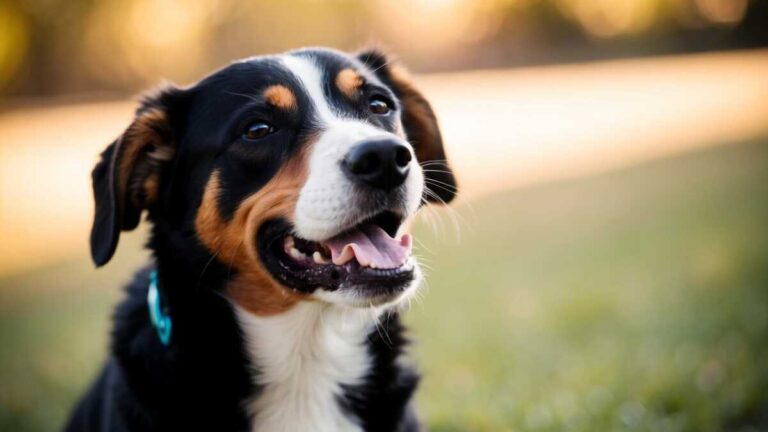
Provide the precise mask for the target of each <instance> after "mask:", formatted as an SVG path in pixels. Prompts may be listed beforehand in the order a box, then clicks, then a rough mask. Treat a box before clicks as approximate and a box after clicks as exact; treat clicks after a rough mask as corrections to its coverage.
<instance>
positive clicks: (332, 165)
mask: <svg viewBox="0 0 768 432" xmlns="http://www.w3.org/2000/svg"><path fill="white" fill-rule="evenodd" d="M282 62H283V64H284V65H285V66H286V67H287V68H288V69H289V70H291V72H293V74H294V75H295V76H296V78H297V79H298V80H299V81H300V82H301V84H302V86H303V87H304V90H305V91H306V92H307V94H308V95H309V97H310V99H311V100H312V104H313V106H314V111H315V113H316V116H317V118H316V119H315V120H316V121H317V122H319V123H320V125H321V127H322V128H323V132H322V134H321V135H320V137H319V139H318V140H317V142H316V143H315V145H314V147H313V150H312V154H311V155H310V158H309V176H308V178H307V181H306V183H305V184H304V186H303V187H302V189H301V192H300V194H299V199H298V202H297V203H296V213H295V221H294V228H295V230H296V234H298V235H299V236H300V237H303V238H305V239H308V240H315V241H322V240H326V239H328V238H329V237H332V236H334V235H336V234H338V233H339V232H340V231H342V230H343V229H345V228H347V227H349V226H351V225H354V224H356V223H359V222H361V221H362V220H364V219H366V218H369V217H371V216H373V214H364V213H361V212H360V211H359V208H358V206H357V203H356V201H355V196H354V195H355V194H354V193H353V188H352V184H351V183H350V181H349V179H347V177H346V176H345V174H344V173H343V172H342V170H341V165H340V164H341V161H342V160H343V159H344V156H345V155H346V154H347V152H349V150H350V149H351V148H352V147H354V146H355V145H356V144H359V143H360V142H362V141H364V140H366V139H374V138H392V139H397V140H400V141H401V142H402V143H403V144H404V145H405V146H407V147H408V148H409V149H411V153H412V154H413V148H412V147H411V145H410V144H409V143H408V142H407V141H405V140H404V139H403V138H402V137H400V136H398V135H395V134H393V133H391V132H389V131H386V130H383V129H380V128H377V127H375V126H374V125H372V124H370V123H367V122H365V121H361V120H359V119H348V118H344V117H343V116H340V115H339V114H338V113H336V112H334V110H333V107H332V106H331V105H330V104H329V103H328V101H327V100H326V97H325V93H324V92H323V88H324V82H323V73H322V71H321V70H320V68H319V67H317V65H315V64H314V62H313V61H312V59H311V58H305V57H299V56H294V55H288V56H285V57H282ZM405 187H406V191H407V196H408V199H407V201H408V203H407V209H405V210H406V212H407V215H406V216H408V215H412V214H414V213H415V212H416V210H418V207H419V203H420V202H421V196H422V193H423V189H424V178H423V173H422V170H421V167H420V166H419V164H418V161H416V157H415V154H414V155H413V158H412V161H411V167H410V174H409V175H408V178H407V179H406V183H405Z"/></svg>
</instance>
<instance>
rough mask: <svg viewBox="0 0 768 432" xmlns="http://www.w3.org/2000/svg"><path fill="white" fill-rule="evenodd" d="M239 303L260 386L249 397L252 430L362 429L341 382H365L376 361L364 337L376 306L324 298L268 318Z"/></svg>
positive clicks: (320, 431) (341, 431) (343, 431)
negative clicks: (344, 406) (346, 408)
mask: <svg viewBox="0 0 768 432" xmlns="http://www.w3.org/2000/svg"><path fill="white" fill-rule="evenodd" d="M235 309H236V313H237V317H238V320H239V322H240V326H241V328H242V330H243V333H244V334H245V339H246V346H247V348H248V354H249V356H250V358H251V361H252V362H253V364H255V365H256V368H257V371H256V374H255V375H254V381H255V382H256V384H257V385H259V386H261V387H262V391H261V393H259V395H258V396H257V397H256V398H255V399H254V400H252V401H250V402H249V403H248V408H249V410H250V411H251V413H252V414H253V416H254V417H253V424H252V428H251V430H252V431H253V432H298V431H317V432H346V431H350V432H352V431H361V430H362V428H361V427H360V425H359V424H358V423H357V419H356V418H354V417H350V416H349V415H347V414H345V413H344V412H342V410H341V407H340V406H339V403H338V397H339V396H340V395H341V394H342V388H341V386H342V385H343V384H346V385H355V384H359V383H361V380H362V379H363V378H364V376H365V374H366V373H367V372H368V371H369V369H370V367H371V364H370V358H369V354H368V351H367V347H366V345H365V339H366V337H367V335H368V333H369V332H370V331H372V330H373V325H374V322H375V320H376V319H377V318H378V314H379V312H378V311H376V310H374V309H347V308H341V307H339V306H334V305H330V304H327V303H322V302H301V303H299V304H297V305H296V306H295V307H293V308H292V309H290V310H289V311H287V312H285V313H282V314H280V315H275V316H270V317H260V316H256V315H252V314H250V313H248V312H246V311H245V310H243V309H241V308H239V307H237V306H235Z"/></svg>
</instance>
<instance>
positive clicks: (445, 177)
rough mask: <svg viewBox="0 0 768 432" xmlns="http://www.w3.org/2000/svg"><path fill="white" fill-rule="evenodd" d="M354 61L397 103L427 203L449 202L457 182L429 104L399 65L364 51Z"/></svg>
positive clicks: (378, 54)
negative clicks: (421, 171) (420, 169)
mask: <svg viewBox="0 0 768 432" xmlns="http://www.w3.org/2000/svg"><path fill="white" fill-rule="evenodd" d="M357 58H358V59H359V60H360V61H361V62H363V64H365V65H366V66H367V67H368V68H370V69H371V70H372V71H374V72H375V73H376V76H377V77H378V78H379V79H381V80H382V81H383V82H384V84H386V85H388V86H389V87H390V88H391V89H392V91H393V92H394V93H395V96H397V98H398V99H399V100H400V105H401V108H402V117H401V119H402V122H403V127H404V128H405V135H406V136H407V138H408V141H409V142H410V143H411V145H413V148H414V150H415V151H416V158H417V159H418V160H419V163H420V164H421V165H422V167H423V168H424V177H425V179H426V183H427V184H426V186H427V188H428V189H429V191H430V192H427V193H426V195H425V198H426V200H427V201H429V202H443V203H448V202H450V201H451V200H452V199H453V197H454V196H455V195H456V191H457V189H456V179H455V178H454V176H453V171H452V170H451V168H450V167H449V166H448V161H447V160H446V157H445V151H444V150H443V138H442V136H441V135H440V128H439V127H438V125H437V118H436V117H435V113H434V112H433V111H432V107H431V106H430V105H429V102H427V100H426V99H425V98H424V96H422V94H421V93H420V92H419V91H418V90H416V88H415V87H414V85H413V81H412V80H411V78H410V77H409V75H408V72H407V71H406V70H405V68H403V67H402V66H400V65H399V64H396V63H395V64H393V63H392V62H390V61H389V60H388V59H387V57H386V55H385V54H383V53H382V52H380V51H378V50H366V51H363V52H361V53H359V54H358V55H357Z"/></svg>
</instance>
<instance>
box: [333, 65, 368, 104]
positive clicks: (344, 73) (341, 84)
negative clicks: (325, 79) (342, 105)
mask: <svg viewBox="0 0 768 432" xmlns="http://www.w3.org/2000/svg"><path fill="white" fill-rule="evenodd" d="M363 82H364V81H363V78H362V77H361V76H360V74H358V73H357V72H355V71H354V70H352V69H342V70H341V71H340V72H339V74H338V75H336V87H338V88H339V90H341V92H342V93H344V95H346V96H347V97H348V98H350V99H354V98H356V97H357V95H358V90H359V89H360V87H362V85H363Z"/></svg>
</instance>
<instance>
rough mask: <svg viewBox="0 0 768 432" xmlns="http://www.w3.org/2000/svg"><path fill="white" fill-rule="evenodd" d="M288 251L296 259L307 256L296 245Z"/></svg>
mask: <svg viewBox="0 0 768 432" xmlns="http://www.w3.org/2000/svg"><path fill="white" fill-rule="evenodd" d="M288 253H290V254H291V256H292V257H294V258H296V259H301V258H306V256H305V255H304V254H303V253H301V252H299V250H298V249H296V248H295V247H292V248H290V249H289V252H288Z"/></svg>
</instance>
